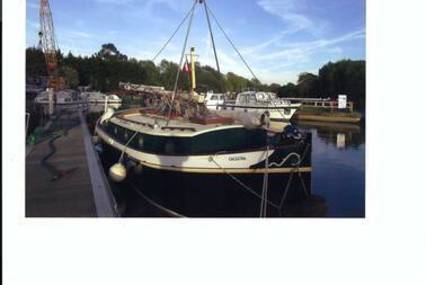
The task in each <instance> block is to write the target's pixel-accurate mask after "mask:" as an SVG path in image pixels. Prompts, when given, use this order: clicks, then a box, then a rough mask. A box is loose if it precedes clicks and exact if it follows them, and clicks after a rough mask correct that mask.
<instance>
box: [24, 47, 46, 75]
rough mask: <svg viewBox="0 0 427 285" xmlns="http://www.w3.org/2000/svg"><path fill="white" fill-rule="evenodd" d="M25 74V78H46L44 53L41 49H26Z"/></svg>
mask: <svg viewBox="0 0 427 285" xmlns="http://www.w3.org/2000/svg"><path fill="white" fill-rule="evenodd" d="M25 54H26V65H25V73H26V76H27V78H29V77H37V76H46V75H47V67H46V61H45V57H44V53H43V51H42V50H41V49H36V48H27V50H26V52H25Z"/></svg>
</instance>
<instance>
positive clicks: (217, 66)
mask: <svg viewBox="0 0 427 285" xmlns="http://www.w3.org/2000/svg"><path fill="white" fill-rule="evenodd" d="M203 4H204V6H205V13H206V20H207V21H208V27H209V34H210V36H211V41H212V48H213V51H214V55H215V62H216V69H217V71H218V73H219V75H220V76H221V70H220V68H219V61H218V56H217V54H216V47H215V41H214V36H213V32H212V26H211V20H210V18H209V12H208V8H207V6H206V5H207V4H206V0H205V1H203Z"/></svg>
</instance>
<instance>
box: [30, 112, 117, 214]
mask: <svg viewBox="0 0 427 285" xmlns="http://www.w3.org/2000/svg"><path fill="white" fill-rule="evenodd" d="M55 124H56V125H57V126H58V129H59V134H58V131H57V132H56V134H52V135H51V137H50V139H47V140H45V141H43V142H40V143H39V144H36V145H35V146H34V147H33V148H32V150H31V152H30V153H29V154H28V155H27V157H26V165H25V178H26V182H25V183H26V187H25V188H26V193H25V212H26V216H27V217H97V216H98V217H99V216H102V217H114V216H117V211H116V209H117V207H116V205H115V201H114V198H113V196H112V193H111V190H110V188H109V184H108V182H107V179H106V177H105V175H104V172H103V170H102V167H101V164H100V163H99V158H98V157H97V154H96V152H95V150H94V148H93V146H92V143H91V136H90V135H89V132H88V130H87V126H86V122H85V119H84V117H83V115H82V113H81V111H80V110H74V111H71V110H68V111H67V112H66V114H62V115H61V116H59V118H58V119H57V120H56V121H55ZM49 154H50V156H49ZM46 158H47V159H46ZM43 161H44V162H43Z"/></svg>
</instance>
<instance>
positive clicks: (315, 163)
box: [297, 122, 365, 217]
mask: <svg viewBox="0 0 427 285" xmlns="http://www.w3.org/2000/svg"><path fill="white" fill-rule="evenodd" d="M297 125H298V127H299V128H300V129H301V130H303V131H310V132H311V133H312V135H313V148H312V168H313V171H312V177H311V178H312V193H313V194H315V195H319V196H321V197H323V198H324V199H325V200H326V203H327V206H328V211H327V214H326V215H327V216H329V217H364V215H365V128H364V126H363V125H361V126H359V125H354V124H337V123H334V124H331V123H320V122H319V123H297Z"/></svg>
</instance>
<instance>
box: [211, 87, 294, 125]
mask: <svg viewBox="0 0 427 285" xmlns="http://www.w3.org/2000/svg"><path fill="white" fill-rule="evenodd" d="M300 106H301V103H291V102H290V101H288V100H284V99H282V98H278V97H277V95H276V94H274V93H272V92H256V91H246V92H241V93H239V94H238V95H237V98H236V100H235V101H225V102H223V103H222V104H221V103H218V104H217V105H216V108H215V109H216V110H219V111H225V112H226V113H230V112H249V113H253V114H255V115H257V116H258V117H259V118H260V119H262V120H271V121H277V122H287V121H289V120H290V119H291V118H292V116H293V115H294V114H295V112H296V111H297V109H298V108H299V107H300Z"/></svg>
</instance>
